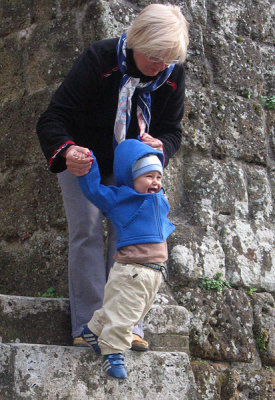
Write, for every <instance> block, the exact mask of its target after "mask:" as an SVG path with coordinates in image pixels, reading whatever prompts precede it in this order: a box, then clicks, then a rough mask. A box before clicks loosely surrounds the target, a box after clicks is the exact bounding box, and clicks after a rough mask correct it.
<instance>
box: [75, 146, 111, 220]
mask: <svg viewBox="0 0 275 400" xmlns="http://www.w3.org/2000/svg"><path fill="white" fill-rule="evenodd" d="M91 154H92V157H93V158H94V161H93V164H92V166H91V169H90V171H89V172H88V174H86V175H84V176H80V177H78V182H79V185H80V188H81V190H82V193H83V194H84V196H85V197H86V198H87V199H88V200H89V201H90V202H91V203H93V204H94V205H95V206H96V207H97V208H99V209H100V211H101V212H102V213H103V214H104V215H105V216H106V217H107V216H108V215H109V213H110V210H112V209H113V207H114V206H115V204H116V199H117V191H118V188H117V187H116V186H105V185H102V184H101V183H100V181H101V176H100V172H99V168H98V164H97V160H96V158H95V156H94V154H93V153H92V151H91Z"/></svg>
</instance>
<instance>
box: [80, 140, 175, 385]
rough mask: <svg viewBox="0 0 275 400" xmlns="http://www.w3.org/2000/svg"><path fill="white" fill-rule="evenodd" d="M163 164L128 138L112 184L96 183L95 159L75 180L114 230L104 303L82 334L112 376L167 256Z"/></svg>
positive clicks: (121, 369)
mask: <svg viewBox="0 0 275 400" xmlns="http://www.w3.org/2000/svg"><path fill="white" fill-rule="evenodd" d="M76 157H77V154H76ZM92 157H93V158H94V155H93V154H92ZM163 162H164V156H163V154H162V152H160V151H158V150H155V149H154V148H152V147H151V146H148V145H146V144H144V143H142V142H140V141H139V140H136V139H127V140H125V141H123V142H121V143H120V144H119V145H118V146H117V148H116V150H115V154H114V178H115V182H116V186H104V185H102V184H100V179H101V177H100V173H99V169H98V165H97V161H96V160H95V159H94V161H93V164H92V167H91V169H90V171H89V173H88V174H87V175H85V176H82V177H80V178H78V179H79V184H80V187H81V189H82V191H83V193H84V194H85V196H86V197H87V198H88V199H89V200H90V201H91V202H92V203H93V204H95V205H96V206H97V207H98V208H99V209H100V210H101V211H102V212H103V214H104V215H105V216H106V217H108V218H110V220H111V221H112V222H113V224H114V226H115V228H116V232H117V252H116V254H115V256H114V259H115V264H114V266H113V267H112V269H111V272H110V275H109V278H108V281H107V284H106V286H105V291H104V300H103V306H102V308H101V309H99V310H97V311H96V312H95V313H94V315H93V317H92V319H91V321H90V322H89V323H88V325H85V326H84V329H83V331H82V334H81V336H82V337H83V338H84V339H85V340H86V341H87V342H88V343H89V345H90V346H92V347H93V349H94V350H95V351H96V352H97V353H101V354H103V356H104V359H103V369H104V371H105V372H106V373H107V374H108V375H111V376H113V377H116V378H121V379H124V378H126V377H127V372H126V369H125V366H124V352H125V350H126V349H129V348H130V347H131V341H132V329H133V327H134V326H135V325H136V324H137V323H138V322H139V321H141V320H142V319H143V318H144V316H145V315H146V314H147V312H148V311H149V309H150V307H151V306H152V304H153V302H154V299H155V296H156V293H157V291H158V288H159V286H160V284H161V281H162V269H163V268H164V263H165V261H166V260H167V255H168V252H167V244H166V238H167V237H168V236H169V235H170V234H171V232H172V231H173V230H174V229H175V227H174V226H173V225H172V223H171V222H170V221H169V220H168V219H167V214H168V212H169V204H168V202H167V200H166V199H165V198H164V197H163V190H162V185H161V180H162V173H163Z"/></svg>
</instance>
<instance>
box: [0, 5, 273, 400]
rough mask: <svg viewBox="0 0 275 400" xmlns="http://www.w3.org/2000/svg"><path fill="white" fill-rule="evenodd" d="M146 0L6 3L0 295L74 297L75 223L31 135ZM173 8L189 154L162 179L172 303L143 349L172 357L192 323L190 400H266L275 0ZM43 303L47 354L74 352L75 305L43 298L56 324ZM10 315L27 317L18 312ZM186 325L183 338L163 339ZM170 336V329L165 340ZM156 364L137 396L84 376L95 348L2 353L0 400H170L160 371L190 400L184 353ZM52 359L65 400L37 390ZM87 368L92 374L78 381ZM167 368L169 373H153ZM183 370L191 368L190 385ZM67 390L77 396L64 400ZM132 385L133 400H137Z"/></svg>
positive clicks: (0, 59) (0, 30) (137, 384)
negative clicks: (95, 47) (101, 42)
mask: <svg viewBox="0 0 275 400" xmlns="http://www.w3.org/2000/svg"><path fill="white" fill-rule="evenodd" d="M152 2H153V1H147V0H135V1H134V0H133V1H131V0H130V1H129V0H127V1H126V0H110V1H105V0H43V1H33V0H22V1H20V2H18V1H16V0H9V1H7V0H0V66H1V67H0V99H1V100H0V115H1V118H0V132H1V134H0V154H1V157H0V193H1V196H0V270H1V274H0V293H2V294H4V295H13V296H14V295H17V296H39V295H41V294H43V293H44V292H46V291H47V289H48V288H49V287H54V288H55V295H57V296H63V297H65V298H66V297H67V296H68V286H67V267H66V264H67V249H68V233H67V227H66V219H65V214H64V210H63V205H62V200H61V195H60V190H59V188H58V185H57V180H56V177H55V176H54V175H53V174H50V173H49V171H48V170H47V165H46V162H45V160H44V157H43V155H42V153H41V150H40V147H39V143H38V140H37V138H36V133H35V125H36V122H37V119H38V117H39V115H40V114H41V112H42V111H43V110H44V109H45V107H46V105H47V104H48V102H49V99H50V97H51V94H52V93H53V91H54V90H55V89H56V88H57V87H58V85H59V84H60V83H61V81H62V79H63V78H64V76H65V75H66V73H67V72H68V70H69V68H70V66H71V65H72V63H73V61H74V60H75V59H76V58H77V57H78V55H79V54H80V53H81V52H82V51H83V49H84V48H85V47H86V46H88V45H89V43H90V42H92V41H94V40H96V39H103V38H107V37H110V36H114V35H119V34H120V33H122V32H123V31H124V30H125V28H126V27H127V26H128V25H129V24H130V23H131V21H132V20H133V18H134V17H135V15H136V14H137V13H138V12H139V10H140V9H141V8H143V7H144V6H146V5H147V4H150V3H152ZM161 2H165V1H161ZM171 3H174V4H178V5H180V7H181V8H182V10H183V12H184V14H185V15H186V17H187V20H188V22H189V24H190V26H189V29H190V46H189V51H188V57H187V62H186V102H185V115H184V118H183V121H182V126H183V141H182V146H181V149H180V150H179V151H178V153H177V155H176V157H175V158H174V159H172V160H171V161H170V163H169V166H168V168H167V169H166V172H165V177H164V181H165V188H166V191H167V193H168V196H169V201H170V204H171V219H172V221H173V223H174V224H175V225H176V228H177V229H176V231H175V232H174V233H173V234H172V235H171V237H170V238H169V243H168V245H169V252H170V260H169V270H170V280H169V290H168V289H167V288H166V289H165V290H162V292H161V293H160V294H159V296H158V298H157V300H156V304H155V310H159V311H158V312H157V311H155V312H156V314H154V315H155V316H157V318H158V319H159V324H158V323H157V319H154V318H153V320H152V321H151V320H150V318H151V316H150V315H151V314H149V315H148V320H147V321H151V322H148V325H147V327H148V329H147V332H148V338H150V341H151V342H152V346H153V348H154V346H155V348H158V349H159V350H163V349H165V348H167V349H171V346H172V343H173V345H174V346H175V344H176V343H177V339H178V337H179V336H182V338H185V339H184V340H185V341H186V340H187V342H188V332H187V330H188V326H189V336H190V343H189V346H188V343H186V342H185V343H184V346H185V347H184V348H185V351H187V352H188V351H189V350H188V347H190V354H191V357H192V359H193V361H192V362H191V366H192V369H193V372H194V376H195V380H196V385H197V395H196V396H195V397H194V398H195V399H196V400H197V399H200V398H201V399H209V400H210V399H215V400H216V399H217V400H237V399H239V400H243V399H245V400H246V399H247V400H248V399H252V400H254V399H255V400H270V399H271V398H273V397H272V396H274V393H272V390H274V389H272V385H273V387H274V386H275V385H274V381H275V377H274V370H273V369H272V368H274V363H275V361H274V360H275V354H274V348H275V344H274V293H275V278H274V277H275V261H274V260H275V251H274V249H275V230H274V216H275V207H274V196H275V162H274V159H275V157H274V156H275V135H274V126H275V113H274V109H273V110H268V109H267V108H266V107H265V106H264V104H263V103H262V101H261V96H267V97H270V96H272V95H273V96H274V89H275V83H274V82H275V80H274V38H275V24H274V12H275V6H274V2H272V1H271V0H253V1H252V0H234V1H232V0H223V1H221V0H186V1H185V2H182V1H171ZM217 273H221V274H222V276H223V278H224V279H225V280H226V281H227V282H228V284H230V286H231V287H228V288H225V289H223V290H222V292H221V293H220V294H218V293H217V292H216V291H215V290H205V289H203V288H202V287H200V284H201V282H202V277H203V276H204V275H205V276H207V277H208V278H209V279H213V280H215V276H216V274H217ZM171 293H172V295H171ZM44 300H45V299H44ZM5 301H7V298H5ZM41 303H43V302H40V301H39V306H38V305H37V304H36V302H34V303H32V307H33V310H36V309H37V311H36V312H37V316H39V318H37V321H40V322H41V324H42V322H43V321H44V323H45V322H46V321H48V323H49V324H52V325H50V326H52V327H53V328H52V329H51V332H50V333H49V335H48V336H45V337H44V338H43V343H44V344H47V343H51V344H52V345H53V344H62V343H64V344H68V340H69V332H68V331H67V330H66V332H65V329H64V327H66V326H68V325H69V320H68V308H66V312H63V311H64V310H63V309H62V308H60V307H61V306H60V304H62V300H60V301H57V302H52V303H51V301H50V300H45V304H48V305H49V304H55V306H54V309H52V310H51V313H52V314H50V315H52V319H49V320H47V319H46V318H45V309H44V311H43V308H42V310H41V309H40V305H41ZM58 304H59V305H58ZM177 304H178V305H180V306H181V307H180V310H181V311H179V313H178V311H177V310H178V309H177V308H176V307H175V308H171V310H170V311H171V315H170V313H167V312H164V309H166V310H168V309H169V308H165V307H163V306H169V307H170V306H175V305H177ZM158 306H160V307H161V308H160V309H158ZM182 306H183V307H182ZM55 307H56V308H55ZM14 309H16V310H21V311H18V312H19V314H20V312H22V309H20V308H19V309H18V308H16V305H15V303H14V302H11V310H14ZM1 310H2V309H1ZM61 310H62V312H61ZM172 310H173V312H172ZM183 310H184V311H183ZM1 312H3V310H2V311H1ZM11 313H12V311H11ZM43 313H44V314H43ZM62 313H63V314H62ZM181 313H182V314H181ZM32 314H33V313H32V312H29V313H28V315H26V317H25V318H26V319H25V321H26V325H25V328H24V329H23V327H22V331H24V330H25V337H27V336H28V335H31V334H32V335H35V333H36V332H37V329H38V327H37V326H35V325H34V326H33V327H31V326H30V322H29V321H31V315H32ZM61 315H63V317H62V318H61V317H60V316H61ZM58 317H59V318H61V319H60V320H58ZM8 318H10V320H9V324H8V325H9V327H10V330H11V333H12V332H13V333H14V336H12V340H15V339H16V336H18V335H17V332H18V331H20V329H19V328H18V327H17V325H18V322H16V320H14V322H11V319H12V316H11V315H9V316H7V314H6V321H8ZM28 318H29V320H28ZM63 318H64V319H63ZM180 318H182V331H181V334H180V335H178V333H179V331H176V330H174V331H169V326H170V324H171V321H173V320H174V319H176V320H177V321H180ZM189 320H190V321H189ZM57 321H58V324H57V325H58V326H60V324H61V323H64V326H63V330H62V329H61V330H57V329H56V330H55V329H54V325H55V324H56V323H57ZM1 323H2V320H1ZM179 326H180V324H179V325H178V328H179ZM2 327H3V325H2ZM164 327H165V329H168V330H167V332H169V334H168V333H167V336H166V339H165V340H164V337H165V336H164V335H163V329H164ZM17 328H18V329H17ZM178 328H177V329H178ZM150 329H152V330H153V331H154V334H153V333H150V332H151V331H150ZM16 330H17V332H16ZM23 333H24V332H23ZM4 334H5V332H4V333H3V334H1V335H0V336H2V337H4ZM37 336H39V335H38V334H37ZM186 338H187V339H186ZM37 339H38V338H37ZM7 340H8V339H6V338H5V339H4V340H3V341H5V342H6V341H7ZM55 340H57V341H58V343H56V342H55ZM62 341H63V342H62ZM178 346H180V344H178ZM38 348H39V350H38ZM177 350H179V347H178V348H177ZM41 354H42V355H41ZM68 354H70V356H68ZM152 354H153V355H152ZM163 354H166V353H156V354H154V353H150V354H148V355H142V356H141V357H144V360H145V361H144V363H145V366H146V368H145V369H144V371H143V369H142V366H141V364H140V362H139V363H138V364H139V366H138V370H137V372H136V374H137V377H136V378H134V377H133V376H132V377H131V379H132V380H131V384H128V386H127V383H126V384H125V385H124V384H123V385H120V384H119V383H116V384H115V385H114V386H112V385H110V386H109V382H107V383H106V384H107V386H106V388H105V389H106V391H105V392H104V393H103V392H102V390H105V389H102V388H100V387H99V379H101V375H96V377H95V382H93V381H92V380H89V379H88V378H89V374H91V368H90V367H88V364H89V365H95V364H94V363H96V362H97V361H96V360H95V359H93V357H92V356H91V355H90V354H89V353H87V352H86V351H80V352H78V351H75V352H74V350H73V349H69V348H68V347H64V348H63V347H62V348H61V349H59V347H55V348H54V349H53V348H48V347H43V346H42V347H35V346H32V345H31V344H30V345H29V346H26V347H24V345H21V344H12V345H2V348H1V353H0V357H1V362H0V378H1V381H0V382H1V383H0V399H1V400H2V398H3V399H5V400H6V399H8V400H9V399H21V398H26V399H28V398H38V399H39V397H38V396H41V398H43V399H44V398H49V399H57V398H60V399H65V398H66V399H76V400H77V397H76V394H75V393H76V391H77V392H79V393H80V395H82V397H80V398H98V399H100V398H104V399H105V398H115V395H113V397H112V391H113V393H118V390H119V389H120V388H122V390H124V392H123V393H126V388H127V390H128V394H127V397H125V396H124V397H125V398H127V399H128V398H129V399H130V400H131V398H132V399H139V398H148V399H149V398H150V399H151V398H154V397H155V398H156V399H162V398H165V397H166V398H167V399H170V398H171V399H172V398H173V397H171V396H170V394H167V393H168V392H167V391H166V387H165V385H163V382H162V381H161V384H160V386H159V381H158V379H157V378H156V376H155V375H154V374H155V372H156V371H157V372H158V373H161V375H160V377H161V378H163V377H164V375H165V374H166V375H165V377H167V378H169V379H171V381H170V380H169V379H168V383H167V385H168V386H167V390H170V389H171V382H172V381H173V380H174V381H175V384H174V385H175V397H174V398H177V399H185V398H186V399H189V398H190V399H192V398H193V397H188V396H189V395H187V394H186V393H188V390H189V389H188V388H187V386H186V385H185V383H184V385H185V386H184V385H183V389H182V395H180V394H179V393H180V386H178V384H179V382H180V380H181V379H182V380H183V382H187V381H186V379H187V377H188V376H189V363H188V358H187V355H186V354H185V353H167V358H166V356H163ZM173 354H175V355H173ZM27 357H29V358H28V359H29V360H30V364H29V365H28V366H27V367H26V365H27V364H26V359H27ZM51 357H53V358H51ZM135 357H139V356H138V355H132V356H130V358H129V362H130V368H131V369H132V370H133V371H134V361H133V360H136V358H135ZM155 357H156V358H155ZM162 357H164V358H162ZM55 359H56V362H57V364H58V365H60V363H62V361H64V363H65V364H66V365H67V366H66V367H65V366H64V368H61V371H62V373H60V374H59V372H58V370H56V369H54V370H53V371H48V373H49V375H48V378H47V379H48V380H47V379H46V382H49V385H52V386H51V387H55V390H56V393H58V396H59V397H57V395H56V396H55V395H54V394H53V393H55V392H54V391H52V392H48V393H47V390H48V388H47V383H46V385H45V386H44V387H42V386H43V385H42V383H41V382H42V381H43V380H44V379H45V376H46V375H45V374H46V370H43V369H42V370H41V371H42V372H41V371H39V369H38V362H39V360H40V361H41V365H44V366H47V365H50V364H49V363H52V360H55ZM20 360H21V361H20ZM49 360H51V361H49ZM68 360H70V361H68ZM80 360H81V362H82V361H83V360H84V361H83V365H85V366H86V367H87V368H86V367H85V368H82V364H81V362H80ZM159 360H162V361H161V362H160V361H159ZM171 360H176V361H175V362H171ZM159 362H160V364H158V363H159ZM162 362H163V363H164V364H165V368H164V372H160V371H159V369H158V367H157V365H161V363H162ZM170 362H171V366H170ZM47 363H48V364H47ZM164 364H163V365H164ZM32 365H33V367H32ZM182 365H183V366H184V368H185V367H186V368H185V372H186V371H187V372H186V373H185V372H184V373H183V375H181V374H182V369H181V368H182ZM149 366H151V367H152V366H154V372H152V374H153V375H152V374H151V372H150V374H151V375H150V374H149V375H150V377H149V378H148V373H147V372H148V371H149V369H148V368H149ZM175 366H177V367H175ZM32 368H33V371H36V372H34V373H33V374H32V372H30V371H32ZM66 368H67V369H66ZM145 370H146V371H147V372H146V371H145ZM72 371H75V373H73V372H72ZM169 371H171V373H170V372H169ZM162 373H163V374H164V375H162ZM28 374H29V378H28V379H26V378H25V377H26V376H28ZM40 374H41V375H40ZM51 374H52V375H51ZM55 374H56V375H55ZM134 374H135V372H133V373H132V374H131V375H134ZM177 374H178V376H179V378H177V379H176V378H175V376H176V375H177ZM57 377H59V378H58V379H59V384H60V385H58V384H57V382H58V381H57ZM181 377H183V378H181ZM146 378H148V381H147V383H146V382H145V379H146ZM135 379H136V380H135ZM190 379H192V378H190ZM52 381H53V382H54V383H55V384H53V382H52ZM65 381H66V385H67V387H70V388H71V389H70V390H69V389H68V392H67V394H64V393H63V394H64V396H63V394H62V392H61V388H63V386H66V385H64V382H65ZM26 382H29V383H30V385H27V383H26ZM87 382H88V383H87ZM104 382H105V381H104ZM15 383H16V385H15ZM11 384H12V385H15V386H12V387H11V386H10V385H11ZM68 385H69V386H68ZM169 385H170V386H169ZM191 386H192V384H191ZM133 388H135V389H136V390H137V397H131V396H129V393H130V392H129V391H130V390H133ZM168 388H170V389H168ZM149 389H150V390H151V391H152V393H151V397H150V394H149V393H150V392H149ZM158 390H159V392H158ZM190 390H191V389H190ZM191 392H192V391H191ZM191 392H190V393H191ZM34 393H35V394H34ZM49 393H52V394H51V395H49ZM94 393H96V395H97V397H94ZM158 393H159V394H158ZM169 393H170V392H169ZM171 393H173V392H171ZM20 396H21V397H20ZM33 396H34V397H33ZM47 396H48V397H47ZM51 396H52V397H51ZM62 396H63V397H62ZM85 396H86V397H85ZM89 396H90V397H89ZM107 396H109V397H107ZM138 396H139V397H138ZM161 396H162V397H161ZM169 396H170V397H169ZM184 396H185V397H184ZM186 396H187V397H186ZM190 396H193V394H190Z"/></svg>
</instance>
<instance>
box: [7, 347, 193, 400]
mask: <svg viewBox="0 0 275 400" xmlns="http://www.w3.org/2000/svg"><path fill="white" fill-rule="evenodd" d="M125 360H126V366H127V370H128V375H129V376H128V379H126V380H123V381H121V380H117V379H114V378H111V377H107V376H106V375H105V374H104V373H103V371H102V357H100V356H97V355H96V354H95V353H94V352H93V351H92V350H91V349H87V348H75V347H66V346H49V345H37V344H36V345H34V344H21V343H13V344H0V399H5V400H7V399H16V400H17V399H26V400H32V399H35V400H45V399H47V400H57V399H58V400H65V399H66V400H80V399H81V400H88V399H90V400H109V399H110V400H116V399H123V400H124V399H125V400H141V399H142V400H152V399H157V400H168V399H169V400H173V399H176V400H197V399H198V396H197V394H196V390H195V387H196V386H195V381H194V376H193V373H192V369H191V366H190V362H189V357H188V355H187V354H186V353H183V352H177V353H176V352H156V351H148V352H145V353H137V352H134V351H131V350H128V351H127V352H126V356H125Z"/></svg>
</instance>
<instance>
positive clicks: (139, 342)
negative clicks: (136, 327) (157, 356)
mask: <svg viewBox="0 0 275 400" xmlns="http://www.w3.org/2000/svg"><path fill="white" fill-rule="evenodd" d="M131 350H135V351H147V350H149V343H148V342H147V341H146V340H144V339H142V337H140V336H139V335H136V334H135V333H133V340H132V347H131Z"/></svg>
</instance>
